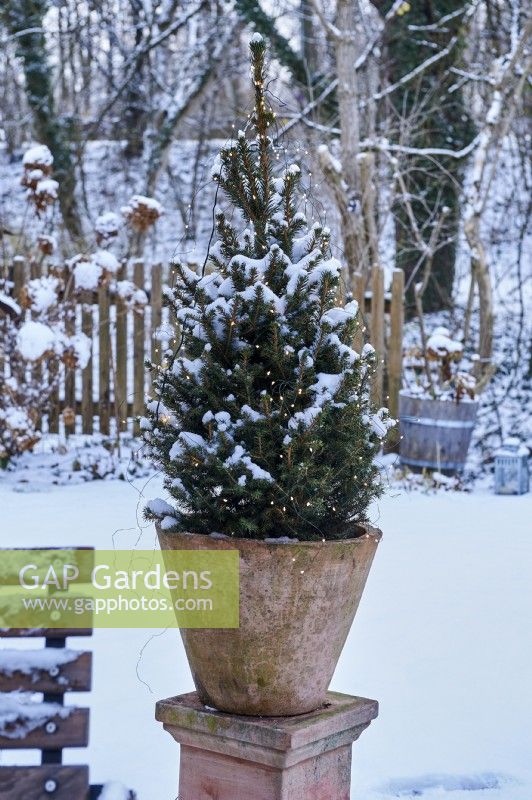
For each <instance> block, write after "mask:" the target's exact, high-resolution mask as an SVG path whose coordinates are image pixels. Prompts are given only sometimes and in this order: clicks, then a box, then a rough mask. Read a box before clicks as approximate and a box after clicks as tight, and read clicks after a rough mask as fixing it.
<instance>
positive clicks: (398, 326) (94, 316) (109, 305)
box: [12, 257, 404, 435]
mask: <svg viewBox="0 0 532 800" xmlns="http://www.w3.org/2000/svg"><path fill="white" fill-rule="evenodd" d="M28 273H29V274H28ZM40 275H41V266H40V265H39V264H36V263H34V264H31V266H30V267H29V268H28V265H27V264H26V262H25V261H24V259H23V258H21V257H17V258H15V259H14V263H13V268H12V281H13V286H14V288H13V295H14V299H15V300H17V301H20V300H22V299H23V294H24V285H25V283H26V280H27V278H28V277H31V278H35V277H40ZM116 277H117V279H118V280H121V281H122V280H132V282H133V283H134V285H135V286H136V287H137V288H138V289H141V290H143V291H144V292H145V293H146V296H147V298H148V302H147V304H145V305H137V306H134V307H131V304H128V302H127V301H126V300H125V299H123V298H121V297H120V296H119V295H118V294H117V293H113V292H110V291H109V287H108V286H107V285H103V286H101V287H100V288H99V289H98V290H97V291H89V290H86V291H83V292H81V293H80V294H78V295H77V296H73V297H71V298H69V301H70V305H68V304H66V306H65V313H66V314H67V318H66V327H67V332H68V333H70V334H74V333H76V332H83V333H84V334H85V335H86V336H88V337H89V339H90V340H91V341H92V354H91V358H90V360H89V362H88V364H87V366H86V367H85V368H84V369H80V368H68V367H65V368H62V369H63V373H62V374H61V376H60V381H59V388H58V390H56V391H54V393H53V394H52V398H51V402H50V403H49V407H48V410H47V411H46V413H45V414H44V415H43V417H44V418H43V420H42V421H41V426H42V427H43V428H44V429H45V430H48V431H49V432H51V433H57V432H58V431H59V429H60V425H61V424H62V425H64V430H65V432H66V433H74V432H76V431H78V432H79V431H80V430H81V432H82V433H86V434H90V433H93V432H95V431H99V432H100V433H102V434H104V435H108V434H110V433H111V429H112V428H115V427H117V428H118V429H119V430H120V431H126V430H128V429H130V428H131V427H132V429H133V431H134V432H135V433H138V423H137V422H136V418H137V417H138V416H139V415H142V413H143V410H144V403H145V398H146V395H147V393H148V392H149V389H150V386H149V381H150V376H149V371H148V370H147V369H146V366H145V361H146V359H149V360H151V361H152V362H153V363H155V364H159V363H161V350H162V349H163V346H162V344H161V342H160V341H159V340H158V339H157V338H154V334H155V332H156V331H158V330H159V329H160V327H161V324H162V322H163V316H164V309H163V303H162V287H163V283H165V282H166V281H167V278H168V276H167V275H166V274H164V271H163V267H162V265H161V264H153V265H148V266H147V265H145V264H144V262H143V261H140V260H139V261H134V262H133V263H132V264H127V263H123V264H122V266H121V267H120V270H119V272H118V274H117V276H116ZM384 286H385V277H384V270H383V269H382V267H379V266H375V267H373V270H372V272H371V276H370V279H369V281H368V280H367V278H366V276H363V275H362V274H360V273H355V275H354V276H353V282H352V293H353V296H354V298H355V299H356V300H357V301H358V303H359V306H360V309H361V311H362V320H363V326H362V327H361V330H360V333H359V334H358V335H357V340H356V342H355V347H356V348H357V349H359V350H360V349H361V348H362V346H363V343H364V341H368V340H369V341H370V342H371V344H372V345H373V347H374V348H375V350H376V351H377V353H378V354H379V359H378V365H377V371H376V374H375V377H374V381H373V400H374V402H375V403H376V404H377V405H378V406H379V407H380V406H382V405H387V406H388V407H389V409H390V413H391V415H392V417H397V414H398V408H399V390H400V387H401V371H402V351H403V345H402V338H403V315H404V301H403V295H404V275H403V272H402V270H399V269H396V270H394V271H393V274H392V281H391V285H390V289H389V291H385V289H384ZM72 303H74V305H75V310H74V313H72V311H71V309H72V305H71V304H72ZM28 313H30V312H28ZM52 368H53V366H52V365H47V364H46V363H43V364H37V365H36V366H35V367H34V368H33V375H34V377H35V379H36V380H37V381H46V380H47V375H48V371H49V370H51V369H52Z"/></svg>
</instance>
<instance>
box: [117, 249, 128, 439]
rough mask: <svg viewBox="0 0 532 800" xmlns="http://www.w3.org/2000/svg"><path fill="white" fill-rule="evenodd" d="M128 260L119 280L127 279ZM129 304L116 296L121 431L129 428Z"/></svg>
mask: <svg viewBox="0 0 532 800" xmlns="http://www.w3.org/2000/svg"><path fill="white" fill-rule="evenodd" d="M127 275H128V270H127V262H123V263H122V265H121V266H120V269H119V271H118V280H121V281H124V280H127ZM127 318H128V313H127V304H126V303H125V302H124V301H123V300H122V299H121V298H120V297H118V296H117V298H116V363H115V387H114V390H115V403H116V407H117V410H118V416H119V419H120V422H119V427H120V430H121V431H125V430H127V417H128V409H127V400H128V398H127Z"/></svg>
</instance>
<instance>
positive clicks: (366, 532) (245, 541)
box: [155, 522, 382, 550]
mask: <svg viewBox="0 0 532 800" xmlns="http://www.w3.org/2000/svg"><path fill="white" fill-rule="evenodd" d="M357 525H358V526H359V527H360V528H362V529H363V532H362V533H361V534H360V536H355V537H353V538H350V539H315V540H311V541H308V540H295V541H290V542H287V541H282V542H275V541H272V539H274V538H275V537H271V539H269V541H265V540H264V539H249V538H246V537H243V536H212V535H211V534H208V533H193V532H192V531H162V530H161V527H160V523H159V522H156V523H155V529H156V531H157V535H158V536H159V535H162V536H166V537H172V536H176V537H177V536H187V537H196V538H197V539H198V541H200V540H201V541H203V542H209V543H211V544H213V543H218V542H223V543H224V544H228V543H230V542H235V543H238V544H239V545H240V544H242V545H243V546H253V545H257V546H260V545H262V546H263V547H265V548H270V547H272V548H277V547H286V548H287V549H288V548H290V547H311V546H312V547H316V546H317V547H326V546H327V545H338V544H354V543H355V542H363V541H364V540H366V539H369V538H373V540H374V541H376V542H379V541H380V540H381V539H382V531H381V530H380V528H375V527H374V526H373V525H370V524H369V523H367V522H357ZM280 538H281V537H280ZM234 549H235V550H236V549H238V548H237V547H235V548H234Z"/></svg>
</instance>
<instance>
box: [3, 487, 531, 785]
mask: <svg viewBox="0 0 532 800" xmlns="http://www.w3.org/2000/svg"><path fill="white" fill-rule="evenodd" d="M146 483H147V485H146ZM19 488H20V487H19ZM160 491H161V487H160V483H159V479H158V478H157V477H155V478H152V479H150V480H149V481H148V482H146V479H144V480H142V481H140V480H139V481H137V482H136V483H135V484H129V483H127V482H124V481H114V480H113V481H95V482H90V483H86V484H81V485H75V486H60V487H49V488H48V489H46V490H43V491H36V492H35V491H33V492H31V491H30V492H26V493H25V494H24V495H23V496H21V494H20V493H19V491H14V490H13V487H12V486H11V485H9V484H4V485H0V509H1V516H0V519H1V523H0V531H1V532H0V546H3V547H7V546H13V545H17V546H25V545H28V546H29V545H33V546H41V545H42V546H45V545H59V544H63V545H82V544H84V545H87V544H91V545H95V546H98V547H105V548H110V547H117V548H131V547H152V546H155V537H154V531H153V528H152V527H151V526H149V525H147V524H146V523H145V522H143V520H142V515H141V507H142V505H143V503H144V500H143V498H142V492H144V495H145V497H146V498H151V497H154V496H157V494H159V493H160ZM372 518H373V520H374V522H375V523H376V524H377V525H379V526H380V527H382V528H383V530H384V534H385V536H384V540H383V543H382V545H381V547H380V550H379V552H378V553H377V557H376V560H375V563H374V567H373V571H372V574H371V576H370V579H369V582H368V586H367V588H366V592H365V595H364V598H363V600H362V603H361V606H360V609H359V612H358V616H357V619H356V621H355V625H354V627H353V630H352V632H351V635H350V637H349V640H348V643H347V646H346V648H345V651H344V653H343V655H342V658H341V660H340V663H339V666H338V670H337V672H336V674H335V677H334V680H333V684H332V687H333V688H334V689H336V690H339V691H344V692H349V693H354V694H359V695H364V696H367V697H374V698H377V699H378V700H379V701H380V706H381V711H380V716H379V718H378V720H376V721H375V722H374V723H373V724H372V725H371V726H370V728H369V729H368V730H367V731H366V732H365V733H364V734H363V735H362V737H361V739H360V740H359V741H358V743H357V744H356V745H355V748H354V762H353V800H390V798H393V797H407V798H408V797H420V796H421V797H423V798H425V800H436V798H440V799H441V798H448V800H530V798H531V797H532V758H531V753H532V730H531V724H530V720H531V719H532V683H531V681H530V675H531V674H532V643H531V639H530V619H531V618H532V589H531V586H532V582H531V577H532V575H531V573H532V535H531V534H532V531H531V526H530V519H532V495H525V496H522V497H496V496H493V495H491V494H488V493H474V494H465V493H454V492H441V493H436V494H422V493H420V492H417V491H414V492H408V493H400V494H398V493H397V491H395V492H394V491H391V492H390V493H389V494H388V496H387V497H386V498H384V499H383V500H382V501H380V502H379V504H378V506H376V507H374V508H373V511H372ZM71 641H72V644H73V642H74V640H71ZM77 644H82V646H83V645H85V646H89V647H91V648H93V649H94V651H95V661H94V668H95V674H94V689H93V692H92V694H91V695H90V698H89V699H90V704H91V706H92V721H91V745H90V748H89V752H88V760H89V763H90V767H91V780H92V782H105V781H107V780H116V781H121V782H122V783H124V784H126V785H127V786H130V787H132V788H134V789H135V790H136V791H137V792H138V797H139V800H174V798H175V797H176V794H177V774H178V772H177V771H178V748H177V746H176V745H175V744H174V742H173V741H172V740H171V738H170V736H168V734H166V733H164V731H163V730H162V729H161V726H160V725H159V724H158V723H156V722H155V721H154V719H153V712H154V704H155V701H156V700H157V699H158V698H162V697H167V696H170V695H173V694H178V693H181V692H186V691H189V690H191V689H192V688H193V686H192V680H191V677H190V673H189V669H188V666H187V663H186V660H185V658H184V654H183V650H182V647H181V644H180V641H179V636H178V633H177V632H176V631H175V630H171V631H166V632H162V631H145V630H137V631H135V630H133V631H129V630H128V631H126V630H117V631H113V630H97V631H95V634H94V637H93V638H92V639H90V640H80V642H79V643H76V645H77ZM2 646H5V647H8V646H11V647H12V646H13V642H9V641H5V640H4V641H3V642H2ZM70 698H71V699H70V700H69V702H77V703H79V704H80V705H83V704H84V703H86V702H87V699H88V698H87V697H86V696H84V695H71V696H70ZM86 757H87V755H86V753H85V752H83V753H82V754H81V759H80V754H79V753H76V751H67V759H68V761H69V762H70V763H76V761H78V762H79V761H80V760H85V759H86ZM17 759H20V756H12V755H10V754H8V753H4V754H2V759H1V762H0V763H4V764H5V763H9V762H11V763H12V762H13V761H14V760H17ZM250 800H251V799H250ZM294 800H304V798H294Z"/></svg>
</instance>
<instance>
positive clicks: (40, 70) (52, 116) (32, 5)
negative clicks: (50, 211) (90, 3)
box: [2, 0, 83, 242]
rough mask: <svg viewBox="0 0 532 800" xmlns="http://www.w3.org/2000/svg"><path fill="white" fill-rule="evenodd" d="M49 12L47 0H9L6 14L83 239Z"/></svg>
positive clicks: (73, 230) (65, 205)
mask: <svg viewBox="0 0 532 800" xmlns="http://www.w3.org/2000/svg"><path fill="white" fill-rule="evenodd" d="M47 11H48V4H47V0H8V1H7V2H5V5H4V6H3V9H2V16H3V18H4V20H5V22H6V25H7V27H8V29H9V31H10V32H11V34H12V35H13V36H16V42H17V55H18V56H19V57H20V59H21V60H22V64H23V68H24V79H25V84H26V96H27V99H28V104H29V106H30V108H31V111H32V115H33V125H34V130H35V136H36V138H37V139H38V140H39V142H41V143H42V144H45V145H47V147H48V148H49V149H50V151H51V153H52V155H53V157H54V177H55V178H56V179H57V181H58V183H59V190H58V191H59V204H60V207H61V213H62V216H63V221H64V223H65V227H66V228H67V230H68V232H69V233H70V235H71V237H72V238H73V239H74V240H75V241H76V242H80V241H82V240H83V229H82V224H81V219H80V215H79V211H78V208H77V204H76V197H75V188H76V176H75V169H74V162H73V159H72V154H71V152H70V146H69V137H68V135H67V131H66V126H65V124H64V123H63V121H62V120H61V119H60V118H59V117H58V116H57V114H56V111H55V104H54V96H53V90H52V82H51V77H50V76H51V67H50V65H49V63H48V57H47V53H46V39H45V35H44V28H43V22H44V17H45V15H46V12H47Z"/></svg>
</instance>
